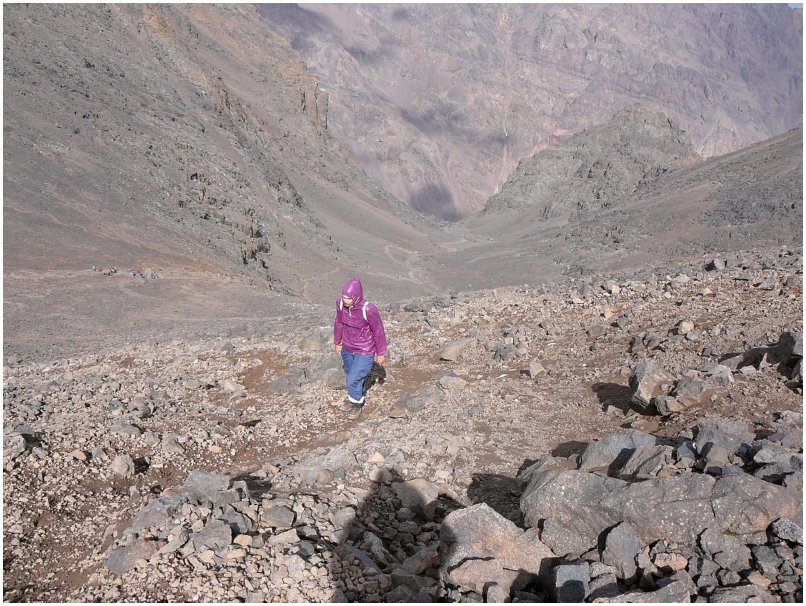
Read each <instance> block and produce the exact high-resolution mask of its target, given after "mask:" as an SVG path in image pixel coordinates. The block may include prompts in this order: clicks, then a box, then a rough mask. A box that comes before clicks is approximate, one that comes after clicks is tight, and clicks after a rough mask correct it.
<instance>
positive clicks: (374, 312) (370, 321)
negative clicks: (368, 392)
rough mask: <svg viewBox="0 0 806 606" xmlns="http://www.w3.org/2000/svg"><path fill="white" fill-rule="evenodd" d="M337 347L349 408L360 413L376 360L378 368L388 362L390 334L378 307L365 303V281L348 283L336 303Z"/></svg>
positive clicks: (352, 279)
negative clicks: (387, 340) (363, 285)
mask: <svg viewBox="0 0 806 606" xmlns="http://www.w3.org/2000/svg"><path fill="white" fill-rule="evenodd" d="M333 344H334V345H335V348H336V353H338V354H341V359H342V361H343V362H344V372H345V375H346V378H347V399H346V400H345V401H344V403H345V406H346V407H347V408H348V409H349V410H351V411H353V412H358V411H360V410H361V407H362V406H363V405H364V381H365V380H366V378H367V377H368V376H369V374H370V372H371V371H372V364H373V362H374V360H375V356H377V359H378V364H381V365H382V364H383V363H384V362H385V361H386V334H385V333H384V331H383V321H381V315H380V313H379V312H378V307H377V306H376V305H375V304H373V303H369V302H367V301H364V293H363V288H362V286H361V280H359V279H358V278H357V277H353V278H350V279H349V280H348V281H347V284H345V285H344V288H342V289H341V296H340V297H339V299H338V300H337V301H336V322H335V324H334V325H333Z"/></svg>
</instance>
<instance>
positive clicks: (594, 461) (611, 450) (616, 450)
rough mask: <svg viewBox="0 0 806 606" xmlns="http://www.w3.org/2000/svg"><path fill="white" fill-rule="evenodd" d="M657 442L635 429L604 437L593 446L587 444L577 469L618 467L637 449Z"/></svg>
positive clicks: (650, 436) (652, 437)
mask: <svg viewBox="0 0 806 606" xmlns="http://www.w3.org/2000/svg"><path fill="white" fill-rule="evenodd" d="M657 443H658V440H657V438H656V437H655V436H652V435H650V434H648V433H644V432H642V431H638V430H637V429H624V430H622V431H616V432H613V433H610V434H608V435H606V436H605V437H604V438H602V439H601V440H599V441H598V442H594V443H593V444H589V445H588V446H587V447H586V448H585V452H583V453H582V457H581V458H580V461H579V468H580V469H583V470H589V469H597V468H601V467H607V468H609V467H611V466H613V467H620V466H621V465H622V464H623V463H625V462H626V461H627V459H629V457H630V455H632V454H633V453H634V452H635V449H636V448H639V447H642V446H644V447H650V446H655V445H656V444H657Z"/></svg>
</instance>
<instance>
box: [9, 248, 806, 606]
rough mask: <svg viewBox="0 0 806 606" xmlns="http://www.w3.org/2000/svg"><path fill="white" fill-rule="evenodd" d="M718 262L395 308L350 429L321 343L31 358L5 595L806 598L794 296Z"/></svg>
mask: <svg viewBox="0 0 806 606" xmlns="http://www.w3.org/2000/svg"><path fill="white" fill-rule="evenodd" d="M720 258H723V259H724V260H725V263H726V264H725V267H724V268H722V269H721V270H715V271H708V272H706V271H705V270H704V265H705V263H706V260H698V261H692V262H691V263H689V264H686V265H683V266H679V267H677V268H675V269H674V270H665V271H663V272H661V273H658V274H649V273H648V274H642V275H635V274H634V275H629V276H619V277H617V278H616V277H613V278H610V277H602V278H597V279H596V280H592V279H590V278H583V279H580V280H576V281H573V282H571V283H569V284H568V285H566V286H562V287H557V288H552V289H548V288H542V287H538V288H533V287H528V286H524V287H519V288H508V289H496V290H495V291H491V293H490V296H484V297H480V296H475V295H473V294H462V293H460V294H458V295H456V296H451V297H448V296H445V297H434V298H433V300H418V302H417V303H416V304H405V305H400V306H397V307H396V308H395V309H394V310H392V309H391V308H390V309H387V310H384V313H385V322H386V324H387V334H388V335H389V336H390V337H392V339H393V345H391V344H390V354H389V356H388V358H387V364H386V366H387V371H388V373H387V377H386V380H385V382H383V383H380V382H378V383H376V384H374V385H373V386H372V387H371V388H370V389H369V390H368V392H367V404H366V406H365V410H364V412H363V413H362V416H361V417H360V418H359V419H357V420H352V419H349V418H347V417H346V416H345V415H344V413H343V412H342V411H341V408H340V403H341V400H343V372H342V371H341V369H340V367H339V360H338V359H337V357H336V356H335V355H334V354H333V352H332V347H330V346H329V343H328V341H327V336H328V335H327V334H326V333H327V331H328V329H324V330H323V329H322V327H321V326H318V325H317V324H311V325H310V326H307V325H306V326H304V327H302V326H301V327H294V329H293V330H291V329H290V328H286V329H285V332H284V331H283V330H282V329H279V330H272V331H270V332H269V334H262V333H255V334H253V335H250V336H248V337H243V338H235V337H233V336H232V335H223V334H222V335H220V336H216V337H211V338H209V339H201V340H195V341H182V340H177V341H174V342H168V343H159V344H156V343H149V342H143V343H135V344H125V345H122V346H121V347H120V349H119V350H114V351H108V352H103V353H99V354H96V355H89V356H83V357H80V358H75V359H59V360H48V361H30V360H23V359H20V358H13V364H7V365H6V367H5V375H4V381H5V382H4V435H3V442H4V450H3V465H4V489H5V493H4V505H5V506H4V509H3V518H4V519H3V522H4V557H5V561H6V566H5V569H4V573H5V574H4V577H5V581H4V582H5V584H6V586H5V597H6V599H7V600H9V601H80V602H86V601H98V602H104V601H146V602H163V601H178V602H186V601H190V602H194V601H196V602H228V601H250V600H254V601H258V600H259V601H268V602H294V601H306V602H314V601H317V602H318V601H333V600H335V601H343V602H346V601H395V600H398V601H485V600H486V601H501V602H504V601H512V602H516V601H530V602H536V601H551V600H574V601H588V602H594V601H600V602H601V601H614V602H641V601H661V602H663V601H679V602H685V601H745V600H756V599H766V600H775V601H796V602H800V601H801V599H802V562H803V560H802V556H803V545H802V541H803V530H802V521H801V517H800V511H801V508H802V494H803V493H802V490H803V489H802V485H803V471H802V466H803V441H802V435H803V434H802V431H803V429H802V423H803V419H802V380H801V381H798V380H797V378H796V377H797V374H796V372H797V370H796V369H797V368H798V366H799V364H801V363H802V338H801V337H800V335H801V334H802V326H801V324H800V322H801V316H800V314H801V308H800V293H801V291H800V289H801V284H802V282H793V285H791V286H787V285H786V284H785V282H783V281H782V280H780V279H779V280H778V281H777V282H776V284H777V286H776V289H777V290H775V289H774V290H772V291H765V290H764V289H761V288H755V286H754V284H753V283H752V281H744V280H737V279H736V278H737V277H739V275H740V274H743V273H745V272H747V271H748V270H747V269H744V268H742V266H741V265H738V264H736V263H733V261H735V259H733V258H732V256H731V255H724V256H722V257H720ZM748 258H752V257H751V256H750V255H748ZM732 259H733V260H732ZM794 260H795V257H794V256H792V255H785V256H781V257H778V256H777V255H776V256H774V257H773V258H770V259H769V260H768V261H765V263H766V262H769V263H770V264H774V265H775V267H778V266H780V265H785V266H786V267H789V268H790V273H791V272H792V269H791V267H794V266H791V267H790V266H789V265H786V264H788V263H791V262H794ZM732 263H733V264H732ZM762 265H763V264H762V263H759V265H758V268H757V269H755V270H753V271H754V272H756V273H757V274H758V276H757V277H756V282H755V283H756V284H762V283H763V282H764V280H765V279H766V278H767V277H768V276H769V275H771V274H772V272H773V271H774V270H773V269H769V270H764V269H761V267H762ZM770 267H772V265H770ZM797 271H800V269H799V268H798V269H797ZM765 272H766V273H765ZM602 285H607V286H606V287H602ZM614 286H615V287H617V288H614ZM706 289H707V290H708V291H710V293H711V294H709V295H708V296H707V297H705V296H703V295H701V294H700V293H703V292H705V290H706ZM769 293H773V295H774V296H769V297H768V295H769ZM667 295H668V297H667ZM686 322H688V323H691V324H693V326H688V325H687V324H685V323H686ZM687 329H688V330H687ZM692 332H694V333H697V335H696V336H697V338H696V339H691V338H689V335H691V334H692ZM449 350H451V351H449ZM443 354H445V355H443ZM450 358H452V359H450ZM9 360H11V358H9ZM748 369H752V372H750V371H749V370H748ZM75 571H86V576H85V577H80V576H79V578H77V580H75V581H74V580H68V579H75V577H73V576H71V575H74V574H75ZM83 574H85V573H84V572H80V573H79V575H83ZM30 578H37V579H38V582H37V583H36V584H34V585H31V584H30V583H29V582H28V580H27V579H30Z"/></svg>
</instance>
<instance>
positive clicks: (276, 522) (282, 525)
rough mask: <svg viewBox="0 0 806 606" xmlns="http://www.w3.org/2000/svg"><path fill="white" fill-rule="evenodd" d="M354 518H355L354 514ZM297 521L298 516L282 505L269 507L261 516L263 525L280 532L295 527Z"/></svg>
mask: <svg viewBox="0 0 806 606" xmlns="http://www.w3.org/2000/svg"><path fill="white" fill-rule="evenodd" d="M350 511H352V510H350ZM353 517H355V516H354V514H353ZM295 519H296V514H295V513H294V512H293V511H291V510H290V509H289V508H288V507H284V506H281V505H275V506H270V507H267V508H266V509H264V510H263V511H262V513H261V514H260V522H261V524H262V525H264V526H269V527H271V528H276V529H278V530H285V529H288V528H291V527H293V526H294V520H295ZM351 520H352V518H351Z"/></svg>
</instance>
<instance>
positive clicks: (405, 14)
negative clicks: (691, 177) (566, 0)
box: [260, 4, 803, 220]
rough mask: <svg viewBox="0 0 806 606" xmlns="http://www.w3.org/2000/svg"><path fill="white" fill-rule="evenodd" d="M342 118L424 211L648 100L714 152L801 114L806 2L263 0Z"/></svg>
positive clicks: (461, 206)
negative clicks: (391, 0) (294, 0)
mask: <svg viewBox="0 0 806 606" xmlns="http://www.w3.org/2000/svg"><path fill="white" fill-rule="evenodd" d="M260 10H261V14H262V15H263V17H264V21H265V23H266V25H267V26H268V28H269V29H271V30H272V31H276V32H280V33H282V34H283V35H285V36H287V37H288V38H289V40H290V41H291V43H292V44H293V46H294V48H295V49H297V50H299V52H300V53H301V54H302V56H304V57H305V59H306V61H307V62H308V63H309V64H310V65H311V67H312V68H313V69H315V70H316V72H317V74H318V75H319V78H320V80H321V84H322V87H323V89H325V90H326V91H327V95H328V99H329V127H330V129H331V131H332V132H333V133H334V135H335V136H337V137H339V138H340V139H341V140H343V141H345V142H346V143H347V144H348V145H350V146H351V147H352V148H353V150H354V151H355V153H356V157H357V158H358V159H359V161H360V162H361V164H362V166H364V167H365V168H366V170H367V172H368V173H369V174H370V175H372V176H373V177H374V178H375V179H377V180H378V182H379V183H381V184H382V185H383V186H384V188H386V189H387V190H389V191H390V192H392V193H394V194H395V195H396V196H397V197H399V198H400V199H401V200H405V201H406V202H408V203H409V204H410V205H412V206H413V207H414V208H418V209H421V210H423V211H425V212H428V213H430V214H433V215H436V216H440V217H443V218H447V219H451V220H453V219H456V218H460V217H464V216H467V215H468V214H470V213H473V212H477V211H479V210H481V209H482V208H483V207H484V204H485V203H486V201H487V199H488V198H489V197H490V196H491V195H493V194H494V193H496V192H497V191H499V188H500V186H501V185H502V184H503V183H504V181H505V180H506V179H507V177H508V176H509V175H510V174H511V173H512V171H513V170H514V169H515V167H516V166H517V164H518V162H519V161H520V160H521V159H523V158H525V157H527V156H530V155H533V154H534V153H536V152H538V151H540V150H542V149H545V148H547V147H551V146H553V145H554V144H556V143H557V142H559V141H562V140H564V139H566V138H568V137H569V136H571V135H573V134H575V133H577V132H579V131H581V130H583V129H586V128H590V127H592V126H595V125H597V124H600V123H602V122H605V121H606V120H607V119H608V118H609V117H610V116H611V115H612V114H613V113H614V112H615V111H617V110H619V109H621V108H623V107H625V106H628V105H631V104H634V103H636V102H639V103H642V104H644V105H646V106H647V107H649V108H650V109H652V110H654V111H661V112H663V113H664V114H666V115H667V116H669V117H670V118H671V119H672V120H673V121H674V122H675V123H677V124H679V125H680V127H681V128H682V129H683V130H685V131H686V132H687V133H688V137H689V141H690V142H691V144H692V145H693V146H694V148H695V150H696V151H697V152H698V153H700V154H701V155H703V156H705V157H710V156H714V155H721V154H724V153H727V152H731V151H735V150H737V149H739V148H741V147H745V146H747V145H749V144H751V143H755V142H758V141H761V140H764V139H767V138H769V137H771V136H774V135H777V134H780V133H782V132H784V131H786V130H788V129H790V128H794V127H797V126H799V125H800V124H801V121H802V95H803V76H802V72H803V65H802V55H803V45H802V31H803V30H802V11H792V10H791V9H789V8H788V7H787V6H786V5H784V4H778V5H749V4H744V5H738V4H736V5H726V4H713V5H710V4H709V5H693V4H692V5H680V4H667V5H662V4H634V5H624V4H597V5H569V4H562V5H560V4H527V5H483V4H482V5H478V4H473V5H459V4H455V5H438V6H437V5H434V6H432V5H395V4H363V5H361V6H356V5H337V4H316V5H282V4H281V5H263V6H261V9H260Z"/></svg>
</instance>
